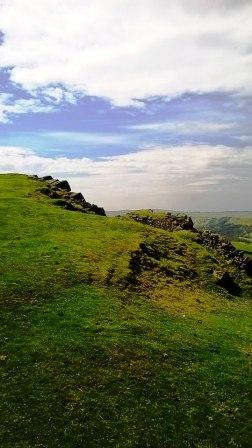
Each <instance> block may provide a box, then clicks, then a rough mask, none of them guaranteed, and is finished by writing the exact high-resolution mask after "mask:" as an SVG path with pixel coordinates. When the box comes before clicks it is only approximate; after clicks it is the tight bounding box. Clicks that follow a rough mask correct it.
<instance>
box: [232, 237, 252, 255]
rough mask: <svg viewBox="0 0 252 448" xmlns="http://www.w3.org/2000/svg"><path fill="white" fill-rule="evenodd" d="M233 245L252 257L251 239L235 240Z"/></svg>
mask: <svg viewBox="0 0 252 448" xmlns="http://www.w3.org/2000/svg"><path fill="white" fill-rule="evenodd" d="M233 245H234V246H235V247H236V249H238V250H242V251H243V252H245V253H246V255H247V256H249V257H252V242H251V241H233Z"/></svg>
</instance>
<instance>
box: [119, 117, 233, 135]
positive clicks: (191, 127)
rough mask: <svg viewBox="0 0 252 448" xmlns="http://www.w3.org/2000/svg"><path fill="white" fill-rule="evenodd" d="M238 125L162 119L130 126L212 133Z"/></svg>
mask: <svg viewBox="0 0 252 448" xmlns="http://www.w3.org/2000/svg"><path fill="white" fill-rule="evenodd" d="M236 126H237V125H236V124H235V123H228V122H227V123H215V122H209V121H208V122H207V121H189V120H188V121H180V122H174V121H173V122H171V121H162V122H159V123H144V124H136V125H132V126H128V128H129V129H135V130H140V131H158V132H167V131H176V132H179V133H180V134H191V133H193V134H195V133H202V132H204V133H211V132H220V131H227V130H229V129H234V128H235V127H236Z"/></svg>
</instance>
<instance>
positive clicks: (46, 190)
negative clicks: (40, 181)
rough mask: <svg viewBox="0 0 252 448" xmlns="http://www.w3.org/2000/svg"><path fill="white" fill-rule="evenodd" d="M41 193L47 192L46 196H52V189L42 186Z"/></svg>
mask: <svg viewBox="0 0 252 448" xmlns="http://www.w3.org/2000/svg"><path fill="white" fill-rule="evenodd" d="M40 193H42V194H45V195H46V196H50V193H51V190H50V188H48V187H42V188H41V189H40Z"/></svg>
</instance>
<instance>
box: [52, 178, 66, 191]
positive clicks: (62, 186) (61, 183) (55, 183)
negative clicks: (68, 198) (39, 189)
mask: <svg viewBox="0 0 252 448" xmlns="http://www.w3.org/2000/svg"><path fill="white" fill-rule="evenodd" d="M52 183H53V186H54V187H57V188H60V189H61V190H66V191H71V188H70V185H69V183H68V182H67V180H55V181H53V182H52Z"/></svg>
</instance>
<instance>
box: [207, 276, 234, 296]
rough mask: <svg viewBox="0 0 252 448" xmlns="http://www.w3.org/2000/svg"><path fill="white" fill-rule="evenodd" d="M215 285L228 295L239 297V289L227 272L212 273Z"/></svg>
mask: <svg viewBox="0 0 252 448" xmlns="http://www.w3.org/2000/svg"><path fill="white" fill-rule="evenodd" d="M213 275H214V277H215V283H216V284H217V285H219V286H221V287H222V288H224V289H226V290H227V291H228V292H229V293H230V294H233V295H236V296H238V295H240V293H241V288H240V287H239V285H237V284H236V283H235V282H234V280H233V279H232V277H231V276H230V274H229V273H228V272H227V271H214V272H213Z"/></svg>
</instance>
